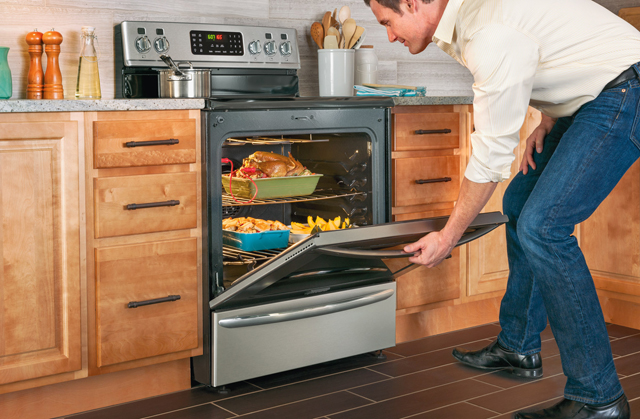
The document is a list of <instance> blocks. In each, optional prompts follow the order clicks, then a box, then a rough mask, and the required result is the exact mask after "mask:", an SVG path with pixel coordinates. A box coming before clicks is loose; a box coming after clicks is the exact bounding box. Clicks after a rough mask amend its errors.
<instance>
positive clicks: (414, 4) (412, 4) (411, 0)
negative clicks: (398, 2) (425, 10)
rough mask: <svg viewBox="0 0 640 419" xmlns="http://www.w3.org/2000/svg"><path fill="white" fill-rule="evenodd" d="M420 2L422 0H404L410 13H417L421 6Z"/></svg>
mask: <svg viewBox="0 0 640 419" xmlns="http://www.w3.org/2000/svg"><path fill="white" fill-rule="evenodd" d="M419 2H420V0H402V3H404V5H405V7H406V8H407V10H408V11H409V13H415V12H416V11H417V10H418V8H419V7H420V5H419V4H418V3H419Z"/></svg>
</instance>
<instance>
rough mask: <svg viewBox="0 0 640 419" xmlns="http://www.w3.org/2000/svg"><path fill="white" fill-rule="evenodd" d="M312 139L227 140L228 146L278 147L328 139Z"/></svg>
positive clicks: (252, 138) (256, 138)
mask: <svg viewBox="0 0 640 419" xmlns="http://www.w3.org/2000/svg"><path fill="white" fill-rule="evenodd" d="M309 137H310V138H284V136H282V137H281V138H273V137H251V138H244V139H243V138H227V140H226V141H227V145H247V144H249V145H277V144H301V143H326V142H328V141H329V140H328V139H321V140H314V139H313V137H312V136H311V135H309Z"/></svg>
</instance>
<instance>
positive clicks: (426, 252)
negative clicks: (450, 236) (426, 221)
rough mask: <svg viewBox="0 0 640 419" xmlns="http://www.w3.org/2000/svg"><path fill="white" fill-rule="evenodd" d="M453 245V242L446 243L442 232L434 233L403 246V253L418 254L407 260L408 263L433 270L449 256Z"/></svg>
mask: <svg viewBox="0 0 640 419" xmlns="http://www.w3.org/2000/svg"><path fill="white" fill-rule="evenodd" d="M455 244H456V243H455V242H454V243H450V242H447V239H446V238H445V237H444V235H443V234H442V232H440V231H434V232H433V233H429V234H427V235H426V236H424V237H423V238H421V239H420V240H418V241H417V242H415V243H411V244H409V245H407V246H405V247H404V251H405V252H407V253H415V252H418V254H417V255H415V256H412V257H410V258H409V262H411V263H417V264H419V265H424V266H426V267H427V268H433V267H434V266H436V265H438V264H439V263H440V262H442V261H443V260H444V259H445V258H446V257H447V256H449V255H450V254H451V251H452V250H453V248H454V247H455Z"/></svg>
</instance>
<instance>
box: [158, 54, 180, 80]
mask: <svg viewBox="0 0 640 419" xmlns="http://www.w3.org/2000/svg"><path fill="white" fill-rule="evenodd" d="M160 59H161V60H162V61H164V63H165V64H166V65H168V66H169V68H170V69H171V70H173V73H174V74H175V75H176V76H183V75H184V73H183V72H182V71H180V68H179V67H178V66H177V65H176V63H175V62H174V61H173V60H172V59H171V57H170V56H169V55H167V54H162V55H161V56H160Z"/></svg>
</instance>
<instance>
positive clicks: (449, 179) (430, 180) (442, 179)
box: [416, 177, 451, 185]
mask: <svg viewBox="0 0 640 419" xmlns="http://www.w3.org/2000/svg"><path fill="white" fill-rule="evenodd" d="M439 182H451V178H450V177H441V178H437V179H416V183H417V184H418V185H423V184H425V183H439Z"/></svg>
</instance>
